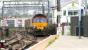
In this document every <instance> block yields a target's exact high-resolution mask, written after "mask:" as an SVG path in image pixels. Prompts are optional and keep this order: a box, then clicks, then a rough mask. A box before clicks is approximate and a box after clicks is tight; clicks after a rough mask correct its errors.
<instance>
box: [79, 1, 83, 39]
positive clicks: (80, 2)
mask: <svg viewBox="0 0 88 50" xmlns="http://www.w3.org/2000/svg"><path fill="white" fill-rule="evenodd" d="M81 4H82V0H79V19H78V26H79V39H81Z"/></svg>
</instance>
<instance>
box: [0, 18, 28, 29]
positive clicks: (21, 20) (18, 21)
mask: <svg viewBox="0 0 88 50" xmlns="http://www.w3.org/2000/svg"><path fill="white" fill-rule="evenodd" d="M27 19H28V18H8V19H4V20H1V27H2V26H7V27H10V26H9V23H8V21H12V20H13V21H14V27H25V20H27ZM19 25H20V26H19Z"/></svg>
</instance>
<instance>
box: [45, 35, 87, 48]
mask: <svg viewBox="0 0 88 50" xmlns="http://www.w3.org/2000/svg"><path fill="white" fill-rule="evenodd" d="M45 50H88V37H82V39H79V38H78V37H77V36H59V38H58V39H57V40H55V42H53V43H52V44H51V45H50V46H48V47H47V48H46V49H45Z"/></svg>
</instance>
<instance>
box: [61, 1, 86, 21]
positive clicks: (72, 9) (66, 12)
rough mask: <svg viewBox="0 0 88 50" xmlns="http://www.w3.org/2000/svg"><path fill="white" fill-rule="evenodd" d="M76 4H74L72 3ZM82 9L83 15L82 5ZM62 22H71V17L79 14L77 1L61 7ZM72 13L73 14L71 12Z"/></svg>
mask: <svg viewBox="0 0 88 50" xmlns="http://www.w3.org/2000/svg"><path fill="white" fill-rule="evenodd" d="M72 4H74V5H72ZM80 9H83V15H84V7H83V6H81V7H80ZM61 12H62V13H61V23H63V22H65V23H67V22H68V23H70V22H71V19H70V18H71V17H73V16H79V4H78V3H76V2H74V3H73V2H70V3H68V4H66V5H64V6H63V7H61ZM71 13H72V14H71Z"/></svg>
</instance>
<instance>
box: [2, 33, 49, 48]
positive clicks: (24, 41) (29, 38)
mask: <svg viewBox="0 0 88 50" xmlns="http://www.w3.org/2000/svg"><path fill="white" fill-rule="evenodd" d="M46 37H47V36H37V37H34V36H33V35H30V34H27V33H22V32H20V33H15V35H14V36H12V37H11V38H7V39H6V42H5V46H6V48H5V49H1V50H10V49H12V50H24V49H26V48H29V47H31V46H33V45H34V44H36V43H38V42H39V41H41V40H43V39H45V38H46Z"/></svg>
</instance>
